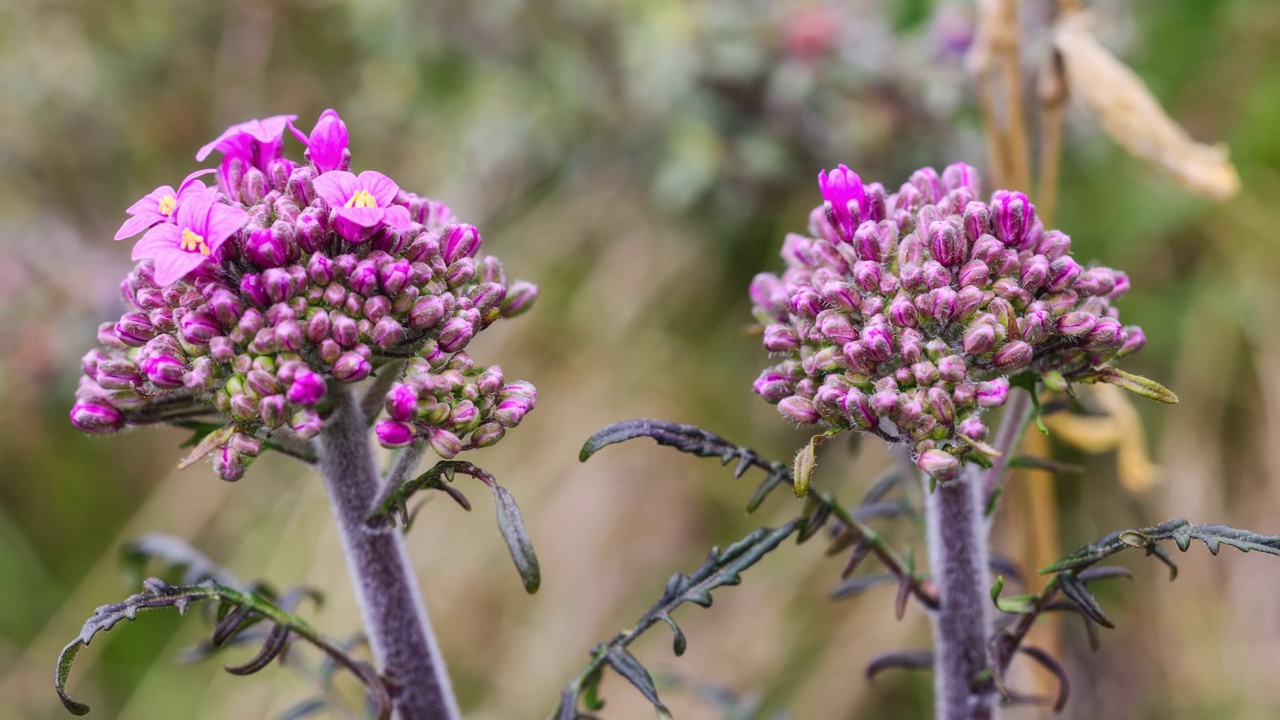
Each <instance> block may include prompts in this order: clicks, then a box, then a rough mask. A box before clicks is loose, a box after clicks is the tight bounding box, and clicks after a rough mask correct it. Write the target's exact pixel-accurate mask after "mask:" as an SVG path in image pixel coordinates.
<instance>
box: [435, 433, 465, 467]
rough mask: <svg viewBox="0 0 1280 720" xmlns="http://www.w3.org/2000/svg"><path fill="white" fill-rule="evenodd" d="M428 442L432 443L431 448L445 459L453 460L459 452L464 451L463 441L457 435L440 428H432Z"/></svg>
mask: <svg viewBox="0 0 1280 720" xmlns="http://www.w3.org/2000/svg"><path fill="white" fill-rule="evenodd" d="M427 442H428V443H429V444H430V445H431V449H432V450H433V451H434V452H435V454H436V455H439V456H440V457H442V458H444V459H445V460H452V459H453V458H454V457H456V456H457V454H458V453H460V452H462V447H463V446H462V441H461V440H459V439H458V436H457V435H454V434H453V433H451V432H449V431H448V430H443V429H440V428H431V431H430V435H429V436H428V439H427Z"/></svg>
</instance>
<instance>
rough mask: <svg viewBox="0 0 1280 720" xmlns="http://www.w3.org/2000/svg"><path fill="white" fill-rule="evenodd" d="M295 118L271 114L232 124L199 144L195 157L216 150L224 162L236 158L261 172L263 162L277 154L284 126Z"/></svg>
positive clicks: (200, 159)
mask: <svg viewBox="0 0 1280 720" xmlns="http://www.w3.org/2000/svg"><path fill="white" fill-rule="evenodd" d="M297 118H298V116H297V115H273V116H271V117H269V118H263V119H261V120H250V121H248V122H242V123H239V124H237V125H232V126H231V127H229V128H227V129H226V130H223V131H222V134H221V135H219V136H218V138H217V139H216V140H214V141H213V142H211V143H209V144H208V145H205V146H204V147H202V148H200V152H198V153H196V160H197V161H199V162H203V161H204V159H205V158H207V157H209V154H210V153H212V152H213V151H214V150H218V151H220V152H222V154H223V155H224V156H225V157H224V158H223V160H222V162H223V163H224V164H225V163H227V162H228V161H230V160H232V159H233V158H240V159H241V160H243V161H244V162H246V163H247V164H249V165H252V166H253V167H256V168H258V169H259V170H262V171H264V172H265V171H266V169H267V165H268V164H269V163H270V162H271V161H272V160H275V159H276V158H278V157H280V151H281V149H282V148H283V147H284V128H285V126H286V125H288V124H289V122H290V121H291V120H296V119H297Z"/></svg>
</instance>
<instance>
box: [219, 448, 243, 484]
mask: <svg viewBox="0 0 1280 720" xmlns="http://www.w3.org/2000/svg"><path fill="white" fill-rule="evenodd" d="M213 472H214V473H215V474H217V476H218V477H219V478H221V479H223V480H226V481H227V482H235V481H237V480H239V479H240V478H242V477H244V460H242V459H241V458H240V453H238V452H236V451H235V450H232V449H231V448H230V447H228V446H223V447H221V448H219V449H218V450H217V451H215V452H214V454H213Z"/></svg>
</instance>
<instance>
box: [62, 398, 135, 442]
mask: <svg viewBox="0 0 1280 720" xmlns="http://www.w3.org/2000/svg"><path fill="white" fill-rule="evenodd" d="M71 424H72V425H75V426H76V429H77V430H79V431H81V432H87V433H95V434H99V435H108V434H110V433H113V432H116V431H117V430H119V429H120V428H122V427H124V415H123V414H122V413H121V412H120V411H119V410H117V409H116V408H114V407H112V406H111V405H109V404H107V403H106V402H103V401H98V400H81V401H79V402H77V403H76V404H75V405H73V406H72V407H71Z"/></svg>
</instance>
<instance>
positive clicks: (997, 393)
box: [974, 378, 1009, 408]
mask: <svg viewBox="0 0 1280 720" xmlns="http://www.w3.org/2000/svg"><path fill="white" fill-rule="evenodd" d="M974 399H975V400H976V401H977V403H978V405H980V406H982V407H986V408H992V407H1000V406H1001V405H1004V403H1005V401H1006V400H1008V399H1009V381H1008V380H1007V379H1005V378H996V379H995V380H990V381H987V382H981V383H978V391H977V394H976V395H975V397H974Z"/></svg>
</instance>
